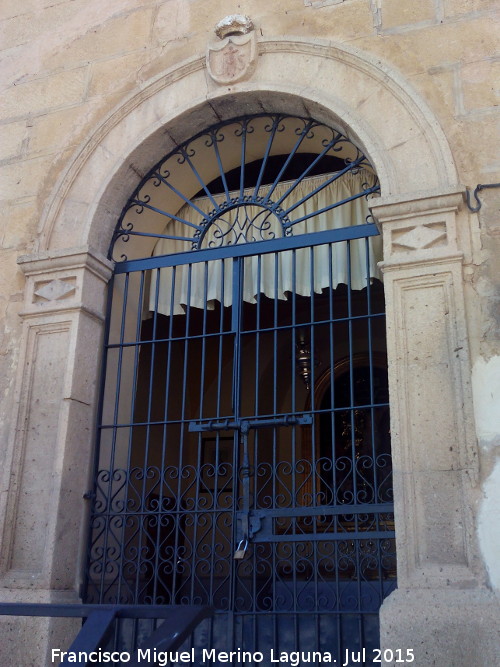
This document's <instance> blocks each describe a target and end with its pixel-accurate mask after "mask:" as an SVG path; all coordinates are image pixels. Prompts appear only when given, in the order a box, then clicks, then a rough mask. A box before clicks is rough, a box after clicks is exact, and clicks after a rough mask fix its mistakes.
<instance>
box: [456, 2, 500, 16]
mask: <svg viewBox="0 0 500 667" xmlns="http://www.w3.org/2000/svg"><path fill="white" fill-rule="evenodd" d="M443 8H444V15H445V16H446V17H447V18H448V17H456V16H460V15H461V14H473V13H475V12H481V11H488V10H492V9H498V2H497V0H443Z"/></svg>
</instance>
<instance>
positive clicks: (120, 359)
mask: <svg viewBox="0 0 500 667" xmlns="http://www.w3.org/2000/svg"><path fill="white" fill-rule="evenodd" d="M129 276H130V274H129V272H127V273H126V274H125V285H124V290H123V303H122V316H121V323H120V342H119V348H118V364H117V370H116V397H115V406H114V412H113V435H112V441H111V452H110V457H109V485H108V497H107V499H106V509H107V512H108V518H107V521H106V529H105V533H104V548H103V552H102V553H103V567H102V573H101V585H100V590H101V594H100V601H101V602H102V595H103V593H104V584H105V575H106V571H107V549H108V536H109V531H110V522H111V517H112V508H111V503H112V498H113V479H114V472H115V471H114V465H115V453H116V438H117V430H118V417H119V410H120V394H121V375H122V362H123V346H124V345H123V344H124V340H125V321H126V312H127V299H128V284H129Z"/></svg>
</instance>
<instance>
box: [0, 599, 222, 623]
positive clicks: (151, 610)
mask: <svg viewBox="0 0 500 667" xmlns="http://www.w3.org/2000/svg"><path fill="white" fill-rule="evenodd" d="M188 608H189V609H193V610H195V611H199V612H200V614H204V616H203V618H208V617H209V616H211V615H212V613H213V611H212V609H211V607H202V606H197V605H189V606H183V607H180V606H179V605H174V604H147V605H146V604H124V605H114V604H77V603H75V604H64V603H61V604H57V603H56V604H52V603H37V604H33V603H25V602H3V603H0V616H42V617H43V616H44V617H47V618H87V617H88V616H90V614H92V613H94V612H96V611H112V612H114V613H115V618H132V619H134V618H141V619H142V618H152V619H158V618H169V617H170V616H171V614H172V612H176V611H179V610H180V609H188ZM200 620H201V619H200Z"/></svg>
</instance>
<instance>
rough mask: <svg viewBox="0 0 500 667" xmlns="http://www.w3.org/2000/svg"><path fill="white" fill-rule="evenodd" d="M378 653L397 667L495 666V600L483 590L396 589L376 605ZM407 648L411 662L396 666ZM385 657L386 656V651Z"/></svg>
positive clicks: (498, 601)
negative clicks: (380, 650)
mask: <svg viewBox="0 0 500 667" xmlns="http://www.w3.org/2000/svg"><path fill="white" fill-rule="evenodd" d="M380 640H381V646H382V650H384V649H391V650H392V651H393V653H394V659H393V660H392V661H389V662H383V663H382V664H383V665H391V667H392V666H394V667H396V665H398V666H399V667H400V666H401V665H404V664H407V665H409V664H411V665H412V667H432V666H433V665H440V666H441V667H472V666H473V667H491V666H492V665H498V664H500V596H498V595H495V594H494V593H492V592H491V591H488V590H486V589H474V590H450V589H446V588H434V589H398V590H396V591H394V592H393V593H392V594H391V595H390V596H389V597H388V598H387V599H386V600H385V601H384V604H383V605H382V609H381V613H380ZM397 649H402V651H401V657H402V658H404V657H405V656H407V649H412V650H413V653H414V655H415V660H414V661H413V662H412V663H409V662H407V663H404V662H403V663H402V662H397V658H398V657H399V653H398V652H397ZM386 656H387V657H390V652H389V651H387V653H386Z"/></svg>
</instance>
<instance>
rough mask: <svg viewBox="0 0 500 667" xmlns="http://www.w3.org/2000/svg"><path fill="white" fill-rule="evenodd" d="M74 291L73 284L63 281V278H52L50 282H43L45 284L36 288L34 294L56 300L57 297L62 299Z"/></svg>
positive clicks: (48, 299)
mask: <svg viewBox="0 0 500 667" xmlns="http://www.w3.org/2000/svg"><path fill="white" fill-rule="evenodd" d="M74 291H75V285H72V284H71V283H67V282H64V280H52V281H51V282H50V283H45V285H43V286H42V287H40V288H39V289H36V290H35V294H36V296H40V297H42V299H46V300H47V301H57V300H58V299H63V298H64V297H66V296H68V294H71V293H72V292H74Z"/></svg>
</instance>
